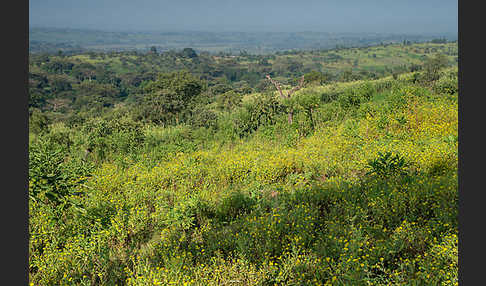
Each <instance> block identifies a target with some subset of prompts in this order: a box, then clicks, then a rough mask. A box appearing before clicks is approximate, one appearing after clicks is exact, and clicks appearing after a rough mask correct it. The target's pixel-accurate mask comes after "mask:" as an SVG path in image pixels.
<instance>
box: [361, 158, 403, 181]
mask: <svg viewBox="0 0 486 286" xmlns="http://www.w3.org/2000/svg"><path fill="white" fill-rule="evenodd" d="M368 166H369V168H370V171H369V172H368V174H370V175H376V176H378V177H382V178H387V177H390V176H396V175H405V174H407V170H406V168H407V167H408V164H407V163H406V161H405V158H403V157H402V156H400V155H399V154H394V153H393V152H386V153H378V158H376V159H374V160H370V161H369V162H368Z"/></svg>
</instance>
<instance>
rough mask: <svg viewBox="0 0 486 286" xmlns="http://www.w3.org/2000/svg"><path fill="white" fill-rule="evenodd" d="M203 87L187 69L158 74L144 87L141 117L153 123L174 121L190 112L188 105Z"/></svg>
mask: <svg viewBox="0 0 486 286" xmlns="http://www.w3.org/2000/svg"><path fill="white" fill-rule="evenodd" d="M202 88H203V84H202V82H201V81H200V80H199V79H197V78H195V77H194V76H192V75H191V74H190V73H189V72H187V71H181V72H173V73H168V74H160V75H159V77H158V78H157V80H156V81H153V82H150V83H149V84H148V85H147V86H146V87H145V89H144V96H143V100H142V110H141V111H142V115H143V116H142V117H143V118H145V119H148V120H150V121H152V122H155V123H176V124H178V123H179V122H180V120H181V119H184V118H183V117H184V113H190V110H188V107H189V105H190V103H191V101H192V100H193V99H194V98H195V97H197V96H198V95H199V94H200V93H201V91H202Z"/></svg>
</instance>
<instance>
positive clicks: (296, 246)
mask: <svg viewBox="0 0 486 286" xmlns="http://www.w3.org/2000/svg"><path fill="white" fill-rule="evenodd" d="M456 72H457V69H448V70H443V71H442V73H441V77H440V79H439V80H437V81H435V82H434V83H432V84H430V85H428V86H426V85H423V84H418V83H414V79H413V76H412V75H411V74H406V75H403V76H401V77H399V78H397V79H393V78H384V79H380V80H376V81H363V82H360V81H357V82H350V83H343V84H332V85H327V86H318V87H311V88H306V89H303V90H301V91H299V92H298V93H296V95H295V98H294V99H293V102H290V103H288V104H291V105H292V106H294V108H295V112H296V113H295V118H294V119H295V120H294V123H293V124H292V125H289V124H288V123H287V116H286V113H285V111H275V110H278V109H277V108H276V109H272V108H270V107H269V109H268V110H267V109H263V110H262V109H259V110H260V111H259V112H260V113H258V114H260V115H259V117H258V118H255V117H254V116H255V114H256V113H255V108H256V107H251V106H255V105H258V106H260V107H261V106H262V104H261V102H264V103H265V104H267V103H268V102H269V101H265V100H270V102H273V101H272V100H273V99H268V98H267V99H265V100H264V99H261V98H265V96H269V95H264V94H260V95H258V94H257V95H252V96H248V98H246V99H245V104H244V105H243V106H242V107H241V108H238V109H235V110H232V111H230V112H221V114H219V119H218V121H217V124H216V127H214V128H206V129H205V128H200V129H190V128H188V127H187V126H176V127H170V128H162V127H159V126H138V125H137V124H136V123H133V122H130V121H129V120H128V119H123V120H125V121H123V120H121V119H117V120H116V121H115V122H117V123H116V124H118V125H116V126H118V127H116V128H115V127H113V126H112V125H109V124H107V125H99V126H102V127H99V126H98V125H95V124H94V123H93V124H94V125H93V126H94V127H92V128H91V127H90V128H88V127H86V128H85V129H80V130H69V129H67V128H66V127H65V126H62V124H59V125H57V126H55V127H52V128H51V129H50V134H47V135H42V136H39V137H33V138H32V139H31V140H32V141H31V152H30V156H31V159H30V160H31V162H32V164H31V165H32V166H31V170H30V190H29V193H30V194H31V199H30V201H29V208H30V212H29V216H30V225H29V227H30V235H31V237H30V243H29V251H30V256H29V261H30V271H29V273H30V278H31V281H32V282H33V283H34V284H35V285H98V284H99V285H170V284H174V285H275V284H276V285H395V284H404V285H405V284H406V285H410V284H414V285H457V257H458V256H457V234H458V228H457V223H458V220H457V213H458V189H457V188H458V185H457V161H458V153H457V144H458V142H457V134H458V133H457V132H458V129H457V125H458V121H457V120H458V117H457V75H456ZM259 98H260V99H259ZM258 100H263V101H258ZM252 104H255V105H252ZM272 104H273V103H272ZM275 104H276V103H275ZM263 106H267V105H263ZM268 106H273V105H271V104H269V105H268ZM252 108H253V109H252ZM261 114H263V115H261ZM100 124H101V123H100ZM110 124H112V123H110ZM113 124H115V123H113ZM96 126H98V127H96ZM248 126H249V127H248ZM97 128H98V129H97ZM110 128H111V129H110ZM117 128H118V129H117ZM86 130H88V131H86ZM93 130H94V131H96V132H98V131H99V132H101V131H100V130H105V131H104V133H103V132H101V133H100V134H101V135H99V137H96V138H98V139H96V138H95V139H96V140H98V141H96V140H95V139H92V138H91V139H92V140H94V141H93V142H102V143H99V145H96V146H98V147H99V146H102V147H99V148H102V149H103V150H105V151H104V152H105V154H104V155H103V157H99V158H104V159H100V160H99V161H98V163H97V164H88V163H87V162H86V161H83V160H82V159H79V158H81V157H80V156H81V155H79V156H78V155H75V154H76V152H80V151H79V150H81V149H80V146H83V144H85V143H84V142H85V141H89V140H91V139H90V136H92V137H93V136H98V135H96V134H98V133H95V132H94V131H93ZM106 130H118V131H110V132H108V131H106ZM56 134H57V137H56ZM59 134H61V135H62V136H61V135H59ZM90 134H91V135H90ZM93 134H95V135H93ZM63 136H64V137H63ZM60 138H64V139H66V138H67V139H66V140H68V139H69V140H71V143H69V144H64V143H62V139H60ZM100 138H102V139H100ZM124 142H127V143H124ZM63 144H64V145H63ZM53 146H54V147H53ZM56 146H57V147H56ZM63 146H68V147H63ZM56 148H57V149H56ZM63 148H65V149H63ZM50 150H57V151H56V152H58V153H55V152H54V151H50ZM63 150H64V151H63ZM66 150H69V152H67V151H66ZM76 150H77V151H76ZM100 150H101V149H100ZM63 152H65V153H64V154H68V153H69V154H71V155H70V156H64V157H63V156H61V155H59V156H57V155H55V154H63ZM56 156H57V157H56ZM76 156H78V157H76ZM56 160H57V161H56ZM36 162H37V163H36ZM46 162H51V163H52V165H53V166H52V169H50V170H57V173H56V172H53V175H52V176H49V175H50V173H49V174H47V173H48V172H47V171H46V170H44V169H42V168H48V167H47V165H46ZM56 162H59V165H56ZM41 166H44V167H42V168H41ZM56 166H57V168H56ZM53 176H57V177H54V179H53ZM49 180H51V181H49ZM54 191H55V192H54ZM61 191H62V192H61ZM52 193H55V194H57V195H56V197H59V198H58V199H55V198H54V199H53V198H51V197H52V195H51V197H49V194H52ZM54 202H56V203H54Z"/></svg>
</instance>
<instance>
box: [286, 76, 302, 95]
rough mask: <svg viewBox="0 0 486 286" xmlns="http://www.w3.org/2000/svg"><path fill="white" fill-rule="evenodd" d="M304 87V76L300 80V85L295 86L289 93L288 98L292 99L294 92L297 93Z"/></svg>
mask: <svg viewBox="0 0 486 286" xmlns="http://www.w3.org/2000/svg"><path fill="white" fill-rule="evenodd" d="M303 86H304V76H302V77H301V78H300V81H299V85H298V86H295V87H294V88H292V89H291V90H290V91H289V93H288V94H287V97H290V96H291V95H292V94H293V93H294V92H296V91H297V90H299V89H301V88H302V87H303Z"/></svg>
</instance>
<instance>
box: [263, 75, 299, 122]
mask: <svg viewBox="0 0 486 286" xmlns="http://www.w3.org/2000/svg"><path fill="white" fill-rule="evenodd" d="M267 79H268V80H270V81H271V82H272V83H273V85H274V86H275V88H277V90H278V92H279V93H280V97H282V98H283V99H286V98H287V99H290V96H292V94H293V93H294V92H296V91H297V90H299V89H301V88H302V87H303V86H304V76H302V77H301V78H300V81H299V84H298V85H297V86H294V88H292V89H291V90H289V91H288V92H287V95H285V94H284V93H283V91H282V87H281V85H280V83H279V82H278V81H276V80H274V79H272V78H271V77H270V75H268V74H267ZM293 117H294V110H293V109H292V107H289V111H288V121H289V124H292V120H293Z"/></svg>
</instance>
